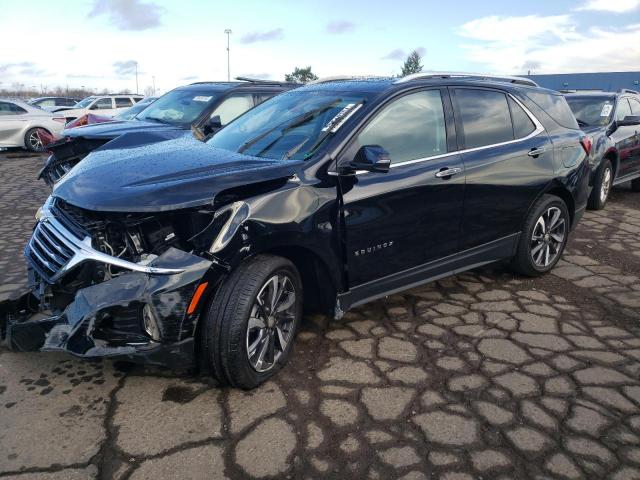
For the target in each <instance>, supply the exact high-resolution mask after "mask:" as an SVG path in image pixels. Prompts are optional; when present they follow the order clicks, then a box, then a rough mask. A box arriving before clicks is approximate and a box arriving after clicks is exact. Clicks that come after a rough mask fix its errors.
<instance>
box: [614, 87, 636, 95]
mask: <svg viewBox="0 0 640 480" xmlns="http://www.w3.org/2000/svg"><path fill="white" fill-rule="evenodd" d="M618 91H619V92H620V93H633V94H634V95H640V93H638V92H637V91H636V90H631V89H630V88H621V89H620V90H618Z"/></svg>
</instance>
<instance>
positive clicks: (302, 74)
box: [284, 66, 318, 83]
mask: <svg viewBox="0 0 640 480" xmlns="http://www.w3.org/2000/svg"><path fill="white" fill-rule="evenodd" d="M317 79H318V76H317V75H316V74H314V73H313V72H312V71H311V66H309V67H307V68H298V67H296V68H295V70H294V71H293V72H291V73H287V74H286V75H285V76H284V80H285V81H286V82H292V83H308V82H310V81H312V80H317Z"/></svg>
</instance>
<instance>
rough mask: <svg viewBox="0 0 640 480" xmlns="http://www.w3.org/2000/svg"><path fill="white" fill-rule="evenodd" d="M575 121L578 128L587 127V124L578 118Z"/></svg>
mask: <svg viewBox="0 0 640 480" xmlns="http://www.w3.org/2000/svg"><path fill="white" fill-rule="evenodd" d="M576 121H577V122H578V126H580V127H588V126H589V124H588V123H587V122H585V121H584V120H580V119H579V118H576Z"/></svg>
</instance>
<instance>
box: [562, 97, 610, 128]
mask: <svg viewBox="0 0 640 480" xmlns="http://www.w3.org/2000/svg"><path fill="white" fill-rule="evenodd" d="M566 99H567V103H568V104H569V107H570V108H571V111H572V112H573V114H574V115H575V116H576V120H578V123H579V124H580V126H581V127H592V126H593V127H595V126H602V125H608V124H609V121H610V119H611V114H612V113H613V98H611V97H595V96H594V97H566Z"/></svg>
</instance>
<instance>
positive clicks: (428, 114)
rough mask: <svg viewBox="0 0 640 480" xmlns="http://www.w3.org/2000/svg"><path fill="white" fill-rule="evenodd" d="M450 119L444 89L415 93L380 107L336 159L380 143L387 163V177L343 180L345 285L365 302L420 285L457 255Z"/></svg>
mask: <svg viewBox="0 0 640 480" xmlns="http://www.w3.org/2000/svg"><path fill="white" fill-rule="evenodd" d="M452 120H453V117H452V111H451V105H450V102H449V97H448V94H447V90H446V89H426V90H421V91H414V92H412V93H408V94H405V95H403V96H400V97H398V98H396V99H393V100H391V101H390V102H389V103H387V104H386V105H385V106H383V107H381V108H380V110H378V112H377V113H375V114H374V115H373V117H372V118H371V119H370V120H369V121H368V122H367V123H366V125H365V126H364V127H363V128H362V129H361V130H360V131H359V132H358V133H357V134H356V135H355V137H354V138H353V139H352V140H351V142H350V144H349V147H348V148H347V149H346V150H345V151H344V152H343V153H342V154H341V155H340V158H339V159H338V163H339V164H341V163H343V162H349V161H351V160H352V159H353V158H354V156H355V154H356V152H357V151H358V150H359V149H360V147H362V146H364V145H379V146H381V147H382V148H384V149H385V150H387V151H388V152H389V154H390V158H391V168H390V170H389V171H388V172H387V173H374V172H363V173H359V174H356V175H353V176H345V177H340V188H341V193H342V201H343V204H344V206H343V208H344V210H343V211H344V222H345V228H346V235H345V237H346V239H345V242H346V255H347V266H348V271H349V283H350V287H351V288H352V289H353V287H358V286H363V287H362V289H363V291H366V292H367V293H363V294H362V297H367V296H371V295H375V294H377V293H380V291H389V290H392V289H394V288H399V286H401V285H407V284H409V283H413V282H415V281H419V279H420V277H421V276H424V274H425V272H426V269H428V268H429V267H425V264H427V263H429V262H431V261H434V260H438V259H442V258H443V257H446V256H448V255H451V254H454V253H456V252H457V250H458V241H459V234H460V219H461V213H462V202H463V196H464V171H463V168H462V162H461V159H460V156H459V155H458V154H457V153H456V152H454V151H452V150H455V147H453V148H451V145H450V143H449V142H448V140H451V139H453V140H454V141H455V139H454V138H452V137H455V131H452V130H451V129H452V128H453V121H452ZM443 170H448V171H449V172H451V175H450V176H445V175H441V173H442V171H443ZM376 281H378V282H376ZM372 282H374V283H375V286H374V287H371V286H370V285H371V284H372ZM367 284H369V286H367ZM371 289H373V290H371ZM376 289H377V290H376ZM356 301H357V299H356Z"/></svg>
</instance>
